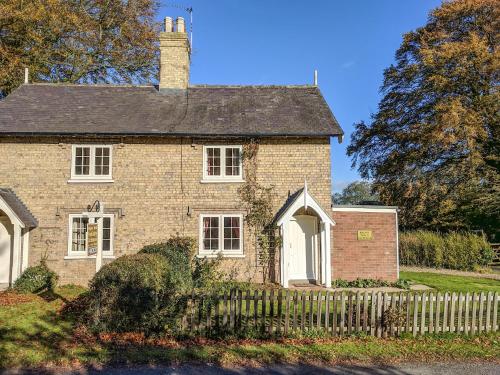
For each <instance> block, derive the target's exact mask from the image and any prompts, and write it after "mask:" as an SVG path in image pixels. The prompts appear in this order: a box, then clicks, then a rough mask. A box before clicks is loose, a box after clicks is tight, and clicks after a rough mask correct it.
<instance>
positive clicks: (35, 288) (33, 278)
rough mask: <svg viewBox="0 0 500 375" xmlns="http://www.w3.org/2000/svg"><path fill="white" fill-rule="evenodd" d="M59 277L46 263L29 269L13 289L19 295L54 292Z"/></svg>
mask: <svg viewBox="0 0 500 375" xmlns="http://www.w3.org/2000/svg"><path fill="white" fill-rule="evenodd" d="M58 279H59V277H58V276H57V274H56V273H55V272H54V271H51V270H50V269H49V268H48V267H47V265H46V264H45V262H41V263H40V264H39V265H38V266H33V267H28V268H26V270H25V271H24V272H23V273H22V274H21V276H19V278H18V279H17V280H16V282H15V283H14V287H13V289H14V290H15V291H16V292H19V293H39V292H42V291H45V290H48V291H51V292H52V291H54V289H55V287H56V285H57V280H58Z"/></svg>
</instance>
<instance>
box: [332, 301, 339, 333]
mask: <svg viewBox="0 0 500 375" xmlns="http://www.w3.org/2000/svg"><path fill="white" fill-rule="evenodd" d="M337 295H338V292H333V315H332V320H333V322H332V335H333V336H337V325H338V324H337V322H338V320H337V308H338V304H337Z"/></svg>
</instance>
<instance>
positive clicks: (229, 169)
mask: <svg viewBox="0 0 500 375" xmlns="http://www.w3.org/2000/svg"><path fill="white" fill-rule="evenodd" d="M240 161H241V160H240V149H239V148H237V147H231V148H226V176H239V174H240Z"/></svg>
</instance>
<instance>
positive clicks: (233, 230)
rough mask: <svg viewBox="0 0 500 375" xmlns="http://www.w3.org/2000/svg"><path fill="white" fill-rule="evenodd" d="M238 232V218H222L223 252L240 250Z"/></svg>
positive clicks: (239, 234)
mask: <svg viewBox="0 0 500 375" xmlns="http://www.w3.org/2000/svg"><path fill="white" fill-rule="evenodd" d="M240 232H241V231H240V218H239V217H238V216H229V217H224V250H239V249H240V236H241V233H240Z"/></svg>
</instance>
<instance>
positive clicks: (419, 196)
mask: <svg viewBox="0 0 500 375" xmlns="http://www.w3.org/2000/svg"><path fill="white" fill-rule="evenodd" d="M499 38H500V2H499V1H498V0H454V1H445V2H444V3H443V4H442V5H441V6H440V7H439V8H437V9H435V10H433V11H432V12H431V13H430V16H429V19H428V22H427V24H426V25H425V26H423V27H421V28H419V29H417V30H415V31H412V32H409V33H407V34H405V35H404V38H403V42H402V44H401V46H400V48H399V49H398V51H397V52H396V63H395V64H394V65H393V66H391V67H389V68H388V69H386V70H385V72H384V83H383V85H382V88H381V90H382V93H383V98H382V100H381V102H380V104H379V109H378V111H377V112H376V113H375V114H373V115H372V119H371V121H370V122H369V123H364V122H360V123H358V124H357V125H356V129H355V132H354V133H353V135H352V137H351V144H350V146H349V148H348V155H350V156H352V157H353V165H355V166H358V168H359V171H360V173H361V175H362V177H364V178H367V179H373V189H374V190H375V191H376V192H377V193H379V195H380V198H381V200H383V201H384V202H386V203H390V204H395V205H398V206H400V207H401V223H402V225H403V226H404V227H406V228H421V227H426V228H432V229H440V230H448V229H485V230H486V231H487V232H488V234H489V235H490V236H491V237H492V238H494V237H495V236H498V235H499V230H500V174H499V171H500V143H499V142H500V141H499V132H500V129H499V128H500V124H499V122H500V94H499V83H500V82H499V78H500V55H499V48H498V47H499V41H500V39H499ZM496 239H497V240H500V238H498V237H497V238H496Z"/></svg>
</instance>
